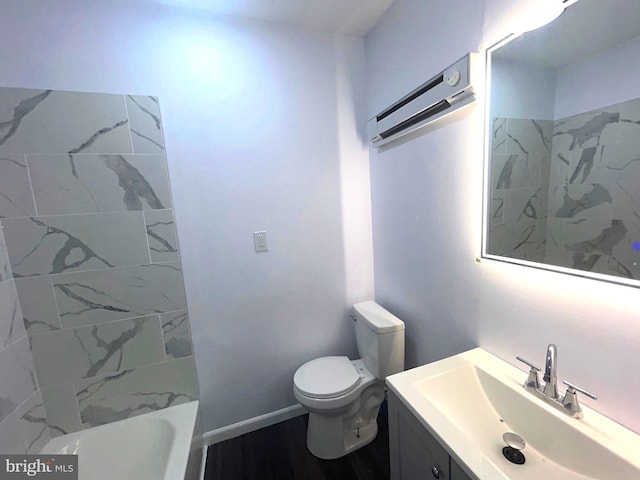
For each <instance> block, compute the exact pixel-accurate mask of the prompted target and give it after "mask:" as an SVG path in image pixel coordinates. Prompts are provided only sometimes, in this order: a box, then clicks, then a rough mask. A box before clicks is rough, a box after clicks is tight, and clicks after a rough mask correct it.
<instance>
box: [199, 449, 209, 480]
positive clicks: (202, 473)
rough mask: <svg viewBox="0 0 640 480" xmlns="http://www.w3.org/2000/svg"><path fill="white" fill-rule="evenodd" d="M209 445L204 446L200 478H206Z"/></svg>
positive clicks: (201, 479)
mask: <svg viewBox="0 0 640 480" xmlns="http://www.w3.org/2000/svg"><path fill="white" fill-rule="evenodd" d="M208 448H209V446H208V445H205V446H204V447H202V460H201V461H200V480H204V472H205V469H206V467H207V449H208Z"/></svg>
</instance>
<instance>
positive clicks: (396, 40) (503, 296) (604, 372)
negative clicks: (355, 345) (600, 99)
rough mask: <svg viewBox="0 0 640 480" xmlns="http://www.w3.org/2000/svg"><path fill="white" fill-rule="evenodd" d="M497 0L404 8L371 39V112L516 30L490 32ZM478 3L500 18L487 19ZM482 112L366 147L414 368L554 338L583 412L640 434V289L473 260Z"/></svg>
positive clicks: (378, 278)
mask: <svg viewBox="0 0 640 480" xmlns="http://www.w3.org/2000/svg"><path fill="white" fill-rule="evenodd" d="M496 3H500V1H496V0H486V1H485V2H482V1H479V0H454V1H449V2H444V1H443V2H421V1H418V0H396V1H395V2H394V3H393V5H392V6H391V7H390V9H389V10H388V11H387V13H386V14H385V16H384V18H383V19H382V21H381V22H380V23H379V24H378V25H377V26H376V27H375V28H374V30H373V31H372V32H370V33H369V35H368V36H367V38H366V48H367V73H368V80H369V87H368V92H369V114H370V115H374V114H375V113H376V112H378V111H380V110H381V109H382V108H384V107H386V106H387V105H389V104H391V103H392V102H393V101H395V100H397V99H398V98H400V97H401V96H402V95H404V94H406V93H407V92H409V91H411V90H412V89H413V88H415V87H416V86H417V85H419V84H421V83H422V82H424V80H425V79H426V78H430V77H431V76H433V74H434V73H435V72H438V71H440V70H441V69H442V68H444V67H446V66H447V65H450V64H451V63H452V62H453V61H455V59H457V58H460V57H461V56H462V55H464V54H465V53H466V52H468V51H470V50H477V49H478V47H479V45H480V44H481V43H482V42H483V41H486V42H487V44H491V43H490V40H497V39H498V38H500V36H504V35H505V34H506V33H508V31H502V33H501V35H500V34H499V33H498V34H495V35H496V36H494V37H493V38H492V39H488V38H487V37H486V36H485V35H484V34H483V32H489V31H492V30H496V28H494V26H495V25H504V26H506V27H507V28H508V26H509V23H510V22H509V18H506V17H505V16H504V12H505V10H504V9H502V8H493V7H494V6H495V5H494V4H496ZM502 3H503V4H505V5H506V4H511V3H513V4H514V5H516V4H517V3H518V2H511V1H509V2H507V1H502ZM483 7H486V8H487V12H492V14H491V15H489V16H487V17H486V18H484V19H483ZM516 8H517V7H516ZM452 32H455V34H452ZM425 45H429V48H425ZM398 51H402V55H397V52H398ZM481 101H482V99H481ZM480 104H481V103H480ZM481 110H482V109H481V108H478V106H476V107H471V108H469V109H467V110H466V111H465V112H464V113H462V114H461V115H458V116H457V118H456V119H453V120H451V121H448V122H443V123H441V124H440V125H438V126H436V127H434V128H431V129H429V130H427V131H425V132H423V133H421V134H418V135H415V136H413V137H412V138H411V140H409V141H405V142H399V143H398V144H396V145H394V146H393V147H391V146H390V147H388V148H385V149H383V150H377V151H373V150H372V151H371V185H372V209H373V226H374V254H375V282H376V299H377V300H378V301H379V302H380V303H381V304H382V305H384V306H385V307H387V308H389V309H390V310H391V311H392V312H393V313H395V314H397V315H398V316H399V317H400V318H402V319H403V320H405V322H406V324H407V331H406V335H407V365H408V366H413V365H419V364H424V363H426V362H429V361H433V360H437V359H440V358H443V357H445V356H448V355H451V354H455V353H457V352H460V351H462V350H464V349H466V348H471V347H474V346H478V345H479V346H482V347H484V348H485V349H487V350H488V351H490V352H492V353H494V354H496V355H498V356H499V357H501V358H503V359H505V360H507V361H509V362H512V363H513V364H516V363H517V362H516V361H515V359H514V358H515V356H516V355H521V356H523V357H524V358H529V359H531V360H532V361H540V362H541V361H542V360H543V358H544V351H545V348H546V346H547V344H548V343H551V342H555V343H556V344H557V345H558V348H559V352H560V355H559V359H560V360H559V365H558V375H559V376H560V378H561V379H567V380H569V381H572V380H573V381H575V383H577V384H579V385H582V386H584V387H585V388H587V387H590V388H591V389H592V390H593V391H595V392H597V393H598V394H599V395H600V398H599V400H598V401H597V402H593V401H590V400H589V399H585V401H584V403H585V404H588V405H589V406H591V407H593V408H595V409H597V410H599V411H601V412H602V413H604V414H605V415H607V416H609V417H610V418H613V419H614V420H616V421H618V422H620V423H622V424H624V425H626V426H628V427H630V428H632V429H634V430H636V431H640V416H639V414H638V409H637V405H638V403H639V402H640V383H638V382H629V381H628V372H629V365H635V364H637V355H638V354H637V352H638V348H639V347H640V343H639V340H638V339H640V316H639V314H638V309H637V296H638V291H637V289H635V288H631V287H625V286H621V285H612V284H608V283H605V282H599V281H596V280H588V279H584V278H579V277H572V276H567V275H562V274H558V273H552V272H546V271H542V270H537V269H532V268H527V267H522V266H517V265H509V264H505V263H502V262H491V261H482V262H481V263H477V262H475V258H476V257H478V256H479V254H480V242H481V238H480V237H481V235H480V232H481V228H482V209H481V205H482V178H483V172H482V151H483V142H482V131H483V115H482V111H481ZM579 111H580V110H579ZM525 377H526V373H525V372H524V371H523V377H522V378H523V381H524V379H525Z"/></svg>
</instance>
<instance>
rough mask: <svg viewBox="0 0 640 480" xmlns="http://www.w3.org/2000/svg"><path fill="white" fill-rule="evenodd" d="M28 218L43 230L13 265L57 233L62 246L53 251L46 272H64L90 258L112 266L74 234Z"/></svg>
mask: <svg viewBox="0 0 640 480" xmlns="http://www.w3.org/2000/svg"><path fill="white" fill-rule="evenodd" d="M30 220H31V221H32V222H33V223H35V224H36V225H38V226H40V227H43V229H44V230H45V231H44V233H43V234H42V237H41V238H40V240H39V241H38V243H36V245H34V246H33V248H31V250H29V251H28V252H27V253H26V254H25V255H24V256H23V257H21V258H20V259H18V260H17V261H16V262H15V263H14V265H16V266H20V265H22V264H23V262H24V261H25V260H26V259H27V258H29V257H30V256H31V255H33V254H34V253H35V252H36V251H37V250H38V249H39V248H40V247H41V246H42V245H43V244H44V242H45V241H46V240H47V239H48V238H49V237H50V236H55V235H59V236H60V238H61V240H62V246H61V247H60V248H59V249H58V250H57V251H56V252H55V255H54V256H53V259H52V261H51V269H50V270H49V271H48V272H46V273H60V272H64V271H66V270H68V269H73V268H76V267H79V266H81V265H83V264H85V263H86V262H88V261H89V260H91V259H95V260H97V261H98V262H99V263H101V264H102V265H104V266H106V267H113V266H114V265H113V264H111V263H110V262H109V261H108V260H106V259H105V258H103V257H102V256H100V255H98V254H97V253H96V252H94V251H93V249H92V248H91V247H89V246H88V245H87V244H85V243H84V242H83V241H82V240H80V239H79V238H78V237H76V236H75V235H72V234H70V233H69V232H67V231H65V230H62V229H60V228H57V227H54V226H51V225H47V224H46V223H45V222H44V221H42V220H38V219H37V218H33V217H32V218H30ZM67 262H69V263H67Z"/></svg>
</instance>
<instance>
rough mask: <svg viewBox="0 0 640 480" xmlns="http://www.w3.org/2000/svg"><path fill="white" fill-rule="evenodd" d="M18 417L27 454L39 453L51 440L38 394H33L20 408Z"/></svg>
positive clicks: (42, 404)
mask: <svg viewBox="0 0 640 480" xmlns="http://www.w3.org/2000/svg"><path fill="white" fill-rule="evenodd" d="M18 415H19V419H20V424H21V430H22V436H23V440H24V443H25V448H26V450H27V452H29V453H39V452H40V449H41V448H42V447H43V446H44V445H45V444H46V443H47V442H48V441H49V440H50V439H51V435H50V434H49V428H48V425H47V415H46V412H45V409H44V403H43V401H42V396H41V395H40V392H36V393H34V394H33V395H32V397H31V398H30V399H29V400H28V401H27V402H25V404H24V405H23V406H21V407H20V409H19V411H18Z"/></svg>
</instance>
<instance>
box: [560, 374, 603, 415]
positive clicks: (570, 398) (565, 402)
mask: <svg viewBox="0 0 640 480" xmlns="http://www.w3.org/2000/svg"><path fill="white" fill-rule="evenodd" d="M562 383H564V384H565V385H566V386H567V387H569V388H567V391H566V392H565V394H564V398H563V399H562V406H563V407H564V408H566V409H567V410H568V412H569V413H570V414H571V416H572V417H574V418H582V417H584V414H583V413H582V407H581V406H580V403H578V394H577V393H576V391H578V392H580V393H583V394H585V395H586V396H587V397H590V398H593V399H594V400H597V399H598V397H596V396H595V395H594V394H593V393H589V392H587V391H586V390H583V389H582V388H580V387H576V386H575V385H573V384H572V383H569V382H567V381H566V380H563V381H562Z"/></svg>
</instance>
